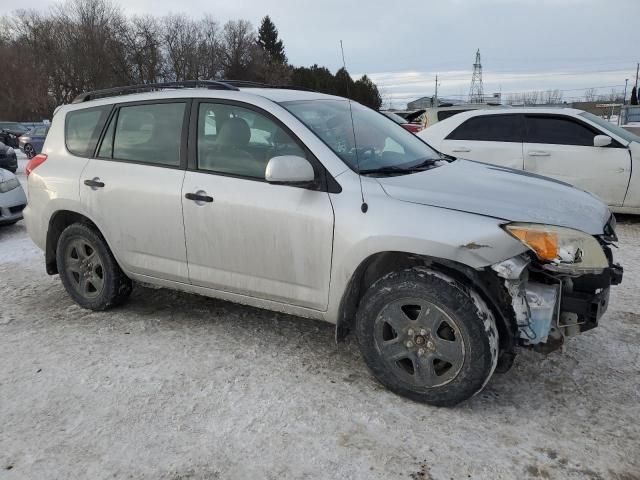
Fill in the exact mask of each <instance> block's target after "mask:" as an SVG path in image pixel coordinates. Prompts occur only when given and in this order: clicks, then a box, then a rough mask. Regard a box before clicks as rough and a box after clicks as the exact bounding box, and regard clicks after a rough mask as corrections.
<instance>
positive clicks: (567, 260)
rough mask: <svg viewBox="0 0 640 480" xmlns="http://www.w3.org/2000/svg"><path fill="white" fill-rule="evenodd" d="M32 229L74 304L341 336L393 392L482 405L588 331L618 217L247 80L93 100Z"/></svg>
mask: <svg viewBox="0 0 640 480" xmlns="http://www.w3.org/2000/svg"><path fill="white" fill-rule="evenodd" d="M26 173H27V175H28V186H29V189H28V195H29V201H28V206H27V208H26V209H25V211H24V218H25V221H26V224H27V228H28V231H29V234H30V236H31V238H32V239H33V241H34V242H35V243H36V244H37V245H38V246H39V247H40V248H41V249H42V250H43V251H44V257H45V264H46V270H47V273H49V274H52V275H53V274H59V276H60V279H61V281H62V283H63V285H64V287H65V289H66V290H67V292H68V294H69V296H70V297H71V298H72V299H73V300H74V301H75V302H77V303H78V304H79V305H81V306H82V307H85V308H89V309H93V310H104V309H107V308H111V307H115V306H117V305H120V304H122V303H123V302H124V301H125V300H126V298H127V297H128V296H129V294H130V293H131V290H132V286H133V282H143V283H147V284H153V285H158V286H162V287H166V288H172V289H179V290H184V291H187V292H193V293H198V294H202V295H207V296H211V297H217V298H221V299H225V300H229V301H233V302H238V303H243V304H248V305H253V306H256V307H261V308H266V309H271V310H277V311H281V312H286V313H290V314H293V315H297V316H300V317H309V318H315V319H321V320H326V321H328V322H331V323H334V324H335V325H336V336H337V338H338V339H342V338H344V337H345V336H346V335H347V334H348V333H349V332H352V333H354V334H355V336H356V337H357V341H358V344H359V347H360V350H361V352H362V355H363V357H364V360H365V362H366V364H367V365H368V367H369V368H370V370H371V372H372V373H373V375H374V376H375V378H377V379H378V380H379V381H380V382H381V383H382V384H384V385H385V386H386V387H388V388H389V389H391V390H392V391H394V392H396V393H398V394H400V395H404V396H406V397H409V398H411V399H414V400H417V401H422V402H426V403H430V404H433V405H446V406H449V405H454V404H456V403H458V402H460V401H462V400H464V399H467V398H469V397H471V396H472V395H474V394H476V393H477V392H479V391H480V390H481V389H482V388H483V387H484V386H485V385H486V383H487V382H488V381H489V379H490V377H491V375H492V374H493V373H494V371H495V370H496V369H497V370H498V371H506V370H507V369H508V368H509V367H510V365H511V363H512V362H513V358H514V355H515V352H516V350H517V348H518V347H526V348H534V349H537V350H540V351H550V350H553V349H555V348H557V347H559V346H560V345H561V344H562V343H563V340H564V338H565V337H567V336H570V335H575V334H578V333H580V332H585V331H587V330H589V329H592V328H594V327H595V326H597V324H598V320H599V319H600V317H601V316H602V314H603V313H604V311H605V310H606V308H607V302H608V298H609V288H610V286H611V285H615V284H617V283H619V282H620V281H621V279H622V269H621V267H620V266H618V265H617V264H615V263H614V262H613V258H612V254H611V245H612V244H613V243H614V242H615V241H616V240H617V239H616V234H615V220H614V217H613V216H612V215H611V213H610V212H609V209H608V208H607V206H606V205H605V204H603V203H602V202H601V201H600V200H599V199H597V198H596V197H595V196H593V195H591V194H589V193H587V192H584V191H581V190H578V189H575V188H573V187H571V186H570V185H568V184H565V183H562V182H559V181H554V180H550V179H547V178H544V177H540V176H537V175H533V174H529V173H526V172H520V171H514V170H511V169H508V168H503V167H498V166H494V165H488V164H483V163H477V162H471V161H466V160H461V159H455V158H453V157H450V156H446V155H441V154H439V153H438V152H437V151H434V150H433V149H432V148H430V147H429V145H428V144H426V143H425V142H424V141H422V140H421V139H419V138H417V137H416V136H415V135H413V134H411V133H409V132H408V131H406V130H404V129H403V128H402V127H401V126H399V125H397V124H396V123H395V122H393V121H392V120H390V119H388V118H386V117H385V116H384V115H382V114H380V113H378V112H375V111H373V110H370V109H369V108H366V107H364V106H361V105H359V104H357V103H353V102H349V101H348V100H346V99H344V98H340V97H334V96H330V95H323V94H320V93H315V92H309V91H300V90H295V89H283V88H265V87H263V86H259V85H254V84H248V83H246V82H231V81H228V82H227V81H223V82H213V81H212V82H182V83H171V84H153V85H144V86H136V87H123V88H116V89H111V90H104V91H97V92H89V93H86V94H83V95H81V96H80V97H78V98H77V99H76V100H75V101H74V102H73V103H72V104H70V105H64V106H62V107H59V108H58V109H57V111H56V113H55V115H54V118H53V122H52V125H51V129H50V131H49V134H48V136H47V138H46V141H45V144H44V147H43V150H42V154H40V155H37V156H35V157H34V158H33V159H31V161H30V162H29V164H28V166H27V168H26Z"/></svg>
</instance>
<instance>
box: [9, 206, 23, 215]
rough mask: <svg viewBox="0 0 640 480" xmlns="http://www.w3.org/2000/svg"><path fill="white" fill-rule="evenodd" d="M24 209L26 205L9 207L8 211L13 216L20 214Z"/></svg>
mask: <svg viewBox="0 0 640 480" xmlns="http://www.w3.org/2000/svg"><path fill="white" fill-rule="evenodd" d="M24 207H26V205H16V206H15V207H9V211H10V212H11V213H13V214H16V213H20V212H21V211H22V210H24Z"/></svg>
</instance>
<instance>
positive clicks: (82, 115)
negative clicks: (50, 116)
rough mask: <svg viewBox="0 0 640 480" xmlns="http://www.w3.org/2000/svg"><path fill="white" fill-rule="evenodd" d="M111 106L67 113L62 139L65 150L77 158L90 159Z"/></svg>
mask: <svg viewBox="0 0 640 480" xmlns="http://www.w3.org/2000/svg"><path fill="white" fill-rule="evenodd" d="M110 110H111V105H105V106H103V107H96V108H87V109H83V110H75V111H73V112H69V113H67V115H66V118H65V129H64V137H65V144H66V145H67V150H68V151H69V152H70V153H72V154H73V155H77V156H79V157H91V156H92V155H93V151H94V149H95V148H96V144H97V143H98V138H99V137H100V132H101V131H102V127H103V126H104V122H105V121H106V119H107V115H108V114H109V111H110Z"/></svg>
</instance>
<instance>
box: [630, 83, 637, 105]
mask: <svg viewBox="0 0 640 480" xmlns="http://www.w3.org/2000/svg"><path fill="white" fill-rule="evenodd" d="M631 105H638V91H637V90H636V87H635V86H634V87H633V88H632V89H631Z"/></svg>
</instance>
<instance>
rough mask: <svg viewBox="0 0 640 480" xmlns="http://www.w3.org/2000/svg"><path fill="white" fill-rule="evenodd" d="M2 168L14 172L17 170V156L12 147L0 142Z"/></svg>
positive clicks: (0, 167)
mask: <svg viewBox="0 0 640 480" xmlns="http://www.w3.org/2000/svg"><path fill="white" fill-rule="evenodd" d="M2 168H4V169H5V170H9V171H10V172H11V173H16V170H18V157H17V156H16V152H15V151H14V150H13V148H11V147H9V146H7V145H5V144H4V143H0V169H2Z"/></svg>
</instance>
